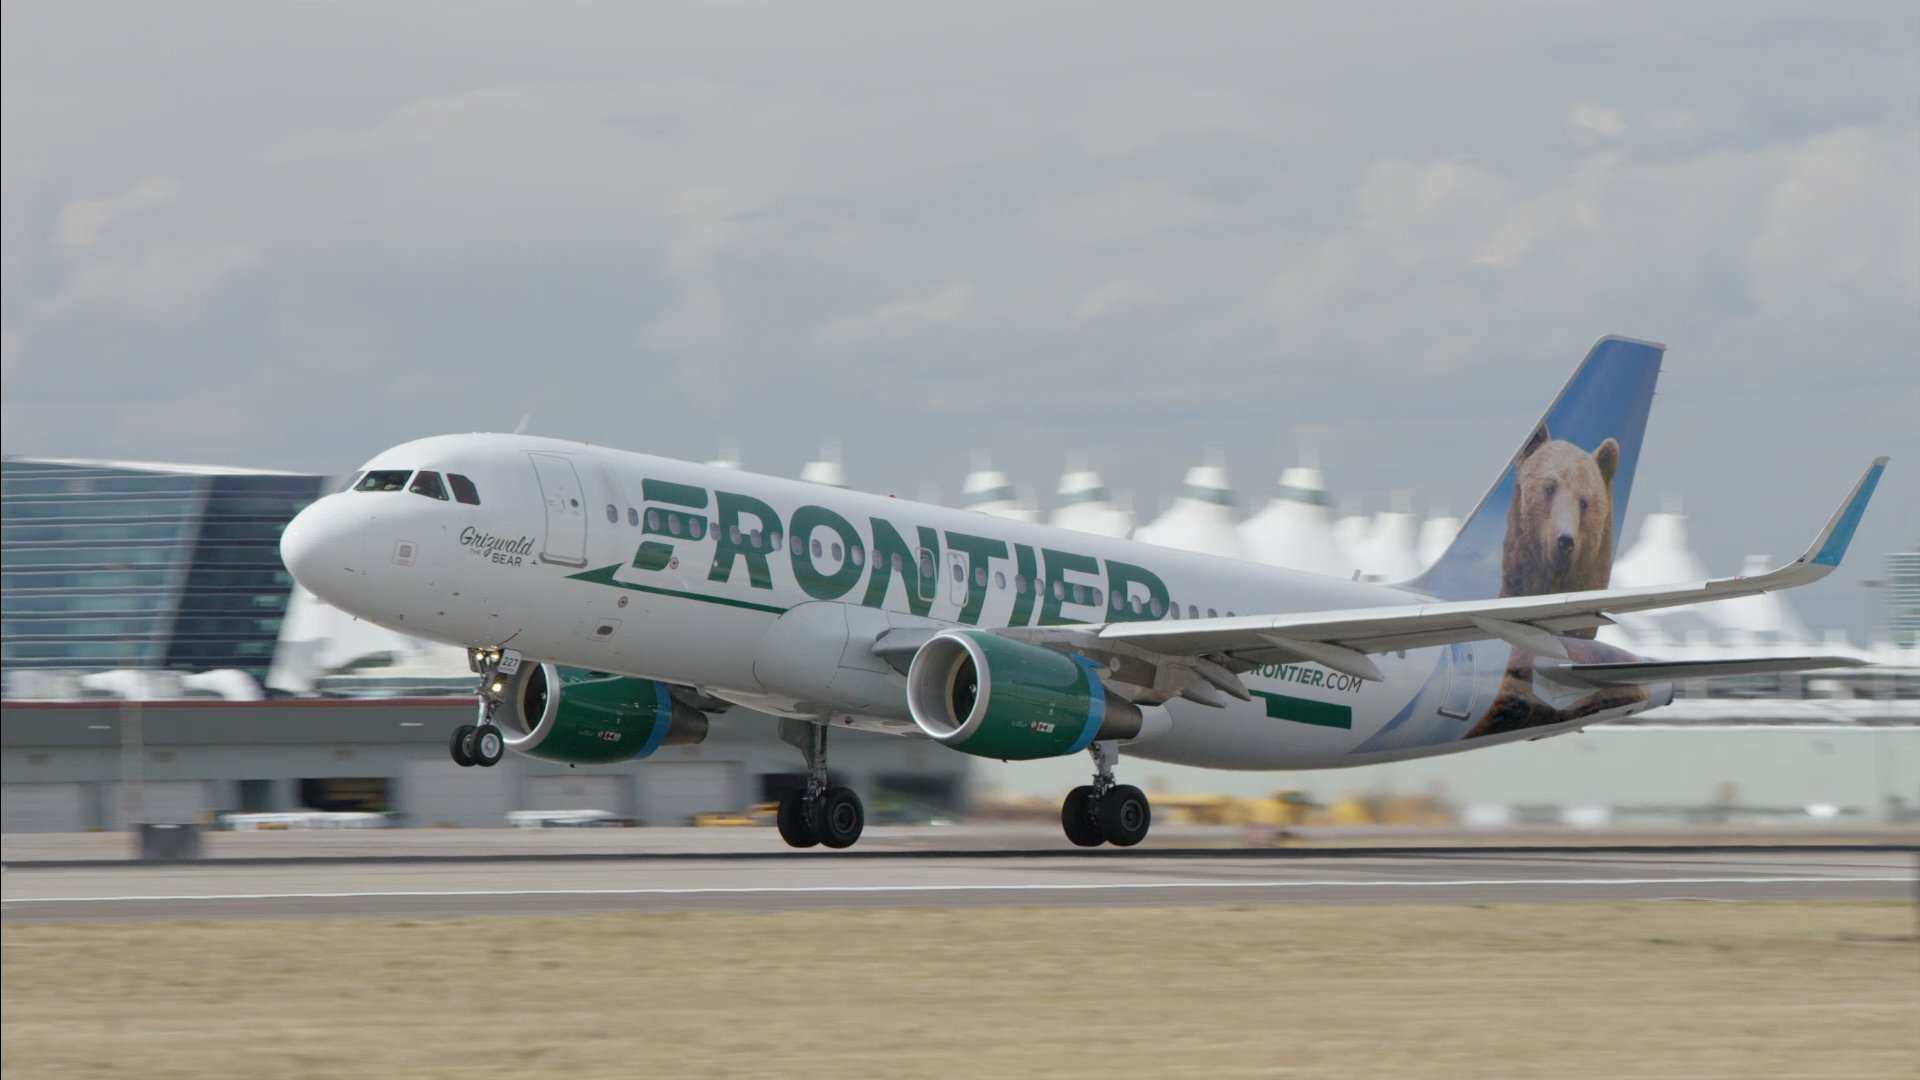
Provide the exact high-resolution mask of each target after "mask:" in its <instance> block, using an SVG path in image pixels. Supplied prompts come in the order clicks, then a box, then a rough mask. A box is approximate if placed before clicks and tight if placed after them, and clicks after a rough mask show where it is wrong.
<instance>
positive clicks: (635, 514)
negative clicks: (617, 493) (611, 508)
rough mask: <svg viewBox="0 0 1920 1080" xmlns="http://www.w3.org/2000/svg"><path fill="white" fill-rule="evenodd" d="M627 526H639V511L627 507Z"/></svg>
mask: <svg viewBox="0 0 1920 1080" xmlns="http://www.w3.org/2000/svg"><path fill="white" fill-rule="evenodd" d="M627 524H629V525H638V524H640V511H638V510H635V509H634V508H633V507H631V506H629V507H627Z"/></svg>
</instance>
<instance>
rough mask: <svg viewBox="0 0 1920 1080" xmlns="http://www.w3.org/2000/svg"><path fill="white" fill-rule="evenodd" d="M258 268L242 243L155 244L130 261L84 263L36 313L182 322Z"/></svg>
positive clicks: (249, 249)
mask: <svg viewBox="0 0 1920 1080" xmlns="http://www.w3.org/2000/svg"><path fill="white" fill-rule="evenodd" d="M259 262H260V257H259V254H258V253H257V252H255V251H254V249H253V248H252V247H250V246H248V245H246V244H241V243H224V242H209V241H168V242H161V243H155V244H152V245H149V246H148V247H146V248H145V249H144V250H142V251H141V252H140V253H139V254H137V255H134V256H131V257H123V258H112V257H110V258H102V259H99V260H95V261H91V262H87V263H83V264H82V265H81V266H80V267H79V268H78V269H76V270H75V271H74V272H73V274H72V276H71V277H69V278H68V280H67V284H66V287H65V288H63V289H62V290H61V291H60V293H59V294H58V295H56V296H54V297H53V298H52V299H51V300H48V301H46V302H45V303H44V304H43V305H41V308H40V310H41V311H42V312H43V313H44V314H46V315H49V316H61V315H68V314H71V313H72V312H74V311H76V310H78V309H82V308H105V309H111V310H117V311H121V312H124V313H127V314H131V315H136V316H139V317H142V318H146V319H179V318H184V317H187V316H189V315H192V314H194V313H195V312H196V311H197V310H198V309H199V307H200V305H201V304H202V303H204V302H205V301H206V300H207V299H208V298H209V297H210V296H211V295H213V293H215V292H216V291H218V290H219V289H220V288H222V287H223V286H225V285H226V284H227V283H228V282H230V281H232V280H233V279H235V278H237V277H239V276H240V275H242V274H244V273H246V272H247V271H250V270H252V269H253V268H254V267H256V266H258V265H259Z"/></svg>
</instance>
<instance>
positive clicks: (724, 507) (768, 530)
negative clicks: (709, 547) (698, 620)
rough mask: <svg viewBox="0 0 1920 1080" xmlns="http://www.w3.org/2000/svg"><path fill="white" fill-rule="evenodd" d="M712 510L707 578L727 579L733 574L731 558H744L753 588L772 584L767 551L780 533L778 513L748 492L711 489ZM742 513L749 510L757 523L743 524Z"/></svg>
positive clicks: (769, 586) (771, 586)
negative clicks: (710, 564)
mask: <svg viewBox="0 0 1920 1080" xmlns="http://www.w3.org/2000/svg"><path fill="white" fill-rule="evenodd" d="M714 502H715V506H716V509H715V512H714V525H713V540H714V547H713V569H711V570H709V571H707V580H708V581H726V580H727V579H728V578H730V577H732V576H733V561H734V560H735V559H741V560H744V561H745V562H746V564H747V582H748V583H749V584H750V585H752V586H753V587H754V588H756V589H771V588H773V573H772V572H771V571H769V570H768V569H767V552H768V551H770V550H772V548H773V545H774V544H775V543H776V542H778V540H779V537H780V515H778V514H776V513H774V512H773V507H771V506H768V505H767V504H766V503H763V502H761V501H760V500H759V499H756V498H754V497H753V496H751V495H735V494H734V493H733V492H731V491H717V492H715V493H714ZM741 514H751V515H753V517H755V518H757V519H758V521H757V522H756V524H754V525H752V526H748V527H742V526H741V524H740V515H741ZM755 532H758V533H759V534H760V542H759V543H757V544H756V543H755V542H754V537H753V534H754V533H755Z"/></svg>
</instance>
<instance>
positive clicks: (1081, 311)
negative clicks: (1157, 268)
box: [1073, 281, 1154, 320]
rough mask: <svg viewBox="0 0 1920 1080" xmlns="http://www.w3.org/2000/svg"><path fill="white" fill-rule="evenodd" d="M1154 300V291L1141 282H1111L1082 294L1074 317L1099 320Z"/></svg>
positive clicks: (1075, 306) (1075, 308)
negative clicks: (1123, 309) (1101, 317)
mask: <svg viewBox="0 0 1920 1080" xmlns="http://www.w3.org/2000/svg"><path fill="white" fill-rule="evenodd" d="M1153 299H1154V291H1153V290H1152V289H1151V288H1148V287H1147V286H1145V285H1143V284H1141V283H1140V282H1137V281H1109V282H1107V283H1105V284H1103V285H1098V286H1095V287H1094V288H1092V289H1089V290H1087V291H1086V292H1084V293H1082V294H1081V295H1080V300H1079V302H1078V303H1076V304H1074V305H1073V317H1074V318H1076V319H1082V320H1085V319H1097V318H1099V317H1100V316H1102V315H1107V314H1110V313H1112V312H1115V311H1118V310H1120V309H1122V308H1128V307H1136V306H1138V305H1141V304H1145V303H1150V302H1151V301H1152V300H1153Z"/></svg>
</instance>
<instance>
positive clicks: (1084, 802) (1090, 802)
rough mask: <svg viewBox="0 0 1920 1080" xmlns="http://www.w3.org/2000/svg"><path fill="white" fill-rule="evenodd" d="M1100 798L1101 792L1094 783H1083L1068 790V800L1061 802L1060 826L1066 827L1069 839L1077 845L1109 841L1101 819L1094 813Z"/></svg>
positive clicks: (1091, 845)
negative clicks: (1101, 824)
mask: <svg viewBox="0 0 1920 1080" xmlns="http://www.w3.org/2000/svg"><path fill="white" fill-rule="evenodd" d="M1099 800H1100V792H1099V790H1098V789H1097V788H1095V787H1094V786H1093V785H1092V784H1081V785H1080V786H1079V787H1077V788H1074V789H1073V790H1072V791H1069V792H1067V801H1066V802H1063V803H1061V804H1060V828H1062V829H1064V830H1065V831H1066V834H1067V839H1068V840H1071V841H1072V842H1073V844H1074V846H1075V847H1099V846H1100V845H1101V844H1104V843H1106V842H1107V837H1106V834H1104V833H1102V832H1101V831H1100V821H1099V819H1098V817H1096V816H1095V814H1094V808H1095V806H1096V805H1097V804H1098V802H1099Z"/></svg>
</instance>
